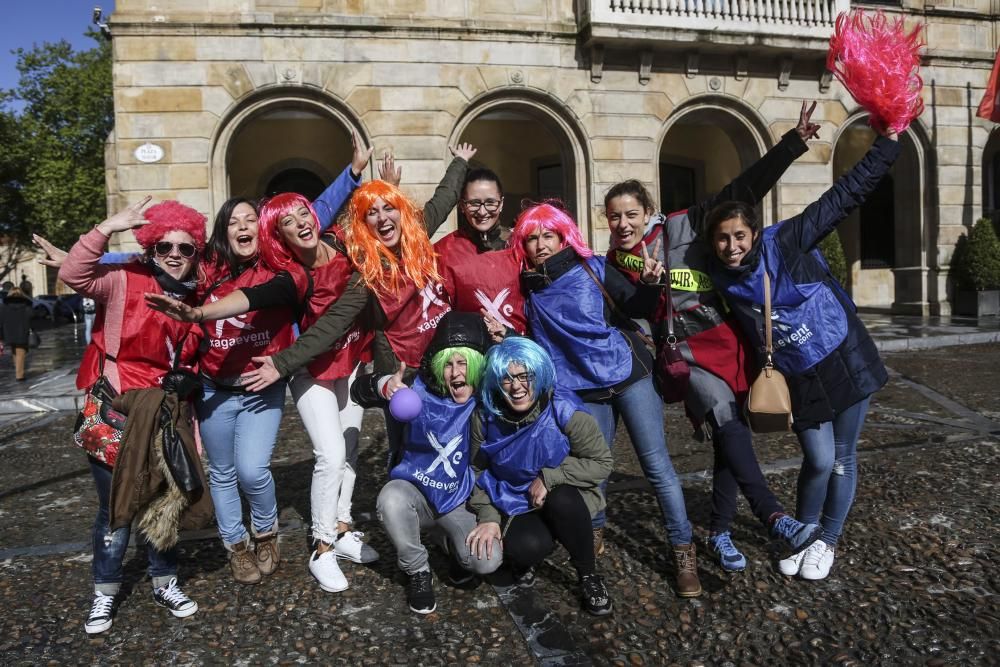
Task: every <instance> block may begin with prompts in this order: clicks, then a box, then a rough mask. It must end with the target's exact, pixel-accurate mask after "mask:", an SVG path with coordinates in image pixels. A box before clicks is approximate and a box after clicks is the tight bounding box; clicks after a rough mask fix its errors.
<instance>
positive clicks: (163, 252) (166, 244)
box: [153, 241, 198, 259]
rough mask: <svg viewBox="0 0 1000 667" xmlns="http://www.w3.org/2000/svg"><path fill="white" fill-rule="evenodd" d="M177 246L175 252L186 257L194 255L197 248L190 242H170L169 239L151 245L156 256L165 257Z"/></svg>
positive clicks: (189, 257)
mask: <svg viewBox="0 0 1000 667" xmlns="http://www.w3.org/2000/svg"><path fill="white" fill-rule="evenodd" d="M174 248H177V252H179V253H180V254H181V257H184V258H186V259H191V258H192V257H194V254H195V252H197V250H198V249H197V248H195V247H194V246H193V245H192V244H190V243H171V242H170V241H158V242H157V243H156V245H154V246H153V252H155V253H156V256H157V257H166V256H167V255H169V254H170V253H171V251H173V249H174Z"/></svg>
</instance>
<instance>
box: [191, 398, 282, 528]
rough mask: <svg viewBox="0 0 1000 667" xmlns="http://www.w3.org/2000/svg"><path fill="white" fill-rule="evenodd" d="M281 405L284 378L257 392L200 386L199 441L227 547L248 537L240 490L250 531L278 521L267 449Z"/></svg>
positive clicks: (271, 443)
mask: <svg viewBox="0 0 1000 667" xmlns="http://www.w3.org/2000/svg"><path fill="white" fill-rule="evenodd" d="M284 405H285V383H284V382H276V383H274V384H273V385H271V386H270V387H268V388H267V389H265V390H264V391H262V392H259V393H255V392H249V391H248V392H239V391H228V390H225V389H218V388H212V387H208V386H205V387H204V394H203V395H202V397H201V398H200V399H198V401H197V403H196V404H195V408H196V409H197V411H198V421H199V428H200V429H201V440H202V443H204V445H205V452H206V453H207V454H208V481H209V486H210V488H211V492H212V502H213V503H215V520H216V523H218V525H219V536H220V537H222V541H223V542H225V543H226V544H227V545H229V546H232V545H234V544H237V543H239V542H242V541H243V540H244V539H246V537H247V531H246V527H245V526H244V525H243V507H242V505H241V504H240V491H243V495H244V496H245V497H246V499H247V503H248V504H249V505H250V521H251V523H252V524H253V527H254V530H256V531H257V532H258V533H266V532H268V531H269V530H271V529H272V528H273V527H274V524H275V522H277V520H278V502H277V500H276V498H275V494H274V478H273V477H272V476H271V452H273V451H274V442H275V440H276V439H277V437H278V426H279V425H280V424H281V413H282V408H283V407H284Z"/></svg>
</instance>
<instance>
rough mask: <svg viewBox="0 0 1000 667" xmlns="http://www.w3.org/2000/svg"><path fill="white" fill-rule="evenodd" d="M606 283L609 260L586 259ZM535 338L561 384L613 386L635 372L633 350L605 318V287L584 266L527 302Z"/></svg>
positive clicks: (566, 274) (579, 387)
mask: <svg viewBox="0 0 1000 667" xmlns="http://www.w3.org/2000/svg"><path fill="white" fill-rule="evenodd" d="M586 261H587V263H588V264H589V265H590V268H592V269H593V270H594V273H595V274H596V275H597V277H598V279H599V280H601V281H603V280H604V271H605V261H606V260H605V258H603V257H591V258H590V259H588V260H586ZM526 310H527V312H528V322H529V323H530V324H531V337H532V338H533V339H534V340H535V342H536V343H538V344H539V345H541V346H542V347H543V348H545V351H546V352H548V353H549V356H550V357H552V362H553V363H554V364H555V367H556V377H557V378H558V382H559V385H560V386H562V387H566V388H567V389H572V390H573V391H580V390H583V389H603V388H605V387H613V386H615V385H616V384H618V383H619V382H622V381H623V380H626V379H628V377H629V375H630V374H631V373H632V349H631V348H630V347H629V344H628V342H627V341H626V340H625V336H624V335H623V334H622V332H620V331H619V330H618V329H616V328H615V327H613V326H611V325H609V324H608V323H607V322H606V321H605V319H604V298H603V296H602V294H601V290H600V288H598V287H597V285H596V284H594V281H593V279H591V277H590V276H589V275H587V272H586V271H584V269H583V267H582V266H579V265H577V266H574V267H573V268H571V269H570V270H569V271H567V272H566V273H564V274H563V275H561V276H559V277H558V278H556V280H555V282H553V283H552V284H551V285H549V286H547V287H546V288H545V289H542V290H539V291H537V292H532V293H531V294H530V296H529V298H528V302H527V304H526Z"/></svg>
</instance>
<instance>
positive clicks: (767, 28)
mask: <svg viewBox="0 0 1000 667" xmlns="http://www.w3.org/2000/svg"><path fill="white" fill-rule="evenodd" d="M581 5H582V6H583V7H587V8H589V17H590V20H589V23H590V24H591V25H592V26H594V25H601V24H603V25H605V26H609V27H610V26H616V27H619V28H627V29H632V30H634V29H636V28H643V27H646V28H674V29H679V30H695V31H710V32H726V33H737V34H739V33H743V34H750V35H775V36H788V37H806V38H820V39H826V38H828V37H829V36H830V34H831V33H832V32H833V25H834V22H835V21H836V19H837V14H839V13H840V12H844V11H848V10H849V9H850V8H851V3H850V0H584V1H583V2H581ZM585 11H586V10H585Z"/></svg>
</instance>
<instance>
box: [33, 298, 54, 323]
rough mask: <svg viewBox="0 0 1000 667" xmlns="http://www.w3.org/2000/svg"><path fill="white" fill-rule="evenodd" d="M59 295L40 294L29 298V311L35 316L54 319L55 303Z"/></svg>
mask: <svg viewBox="0 0 1000 667" xmlns="http://www.w3.org/2000/svg"><path fill="white" fill-rule="evenodd" d="M58 302H59V297H57V296H56V295H55V294H40V295H38V296H36V297H35V298H34V299H32V300H31V311H32V314H33V315H34V316H35V317H44V318H46V319H50V320H55V319H56V305H57V304H58Z"/></svg>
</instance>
